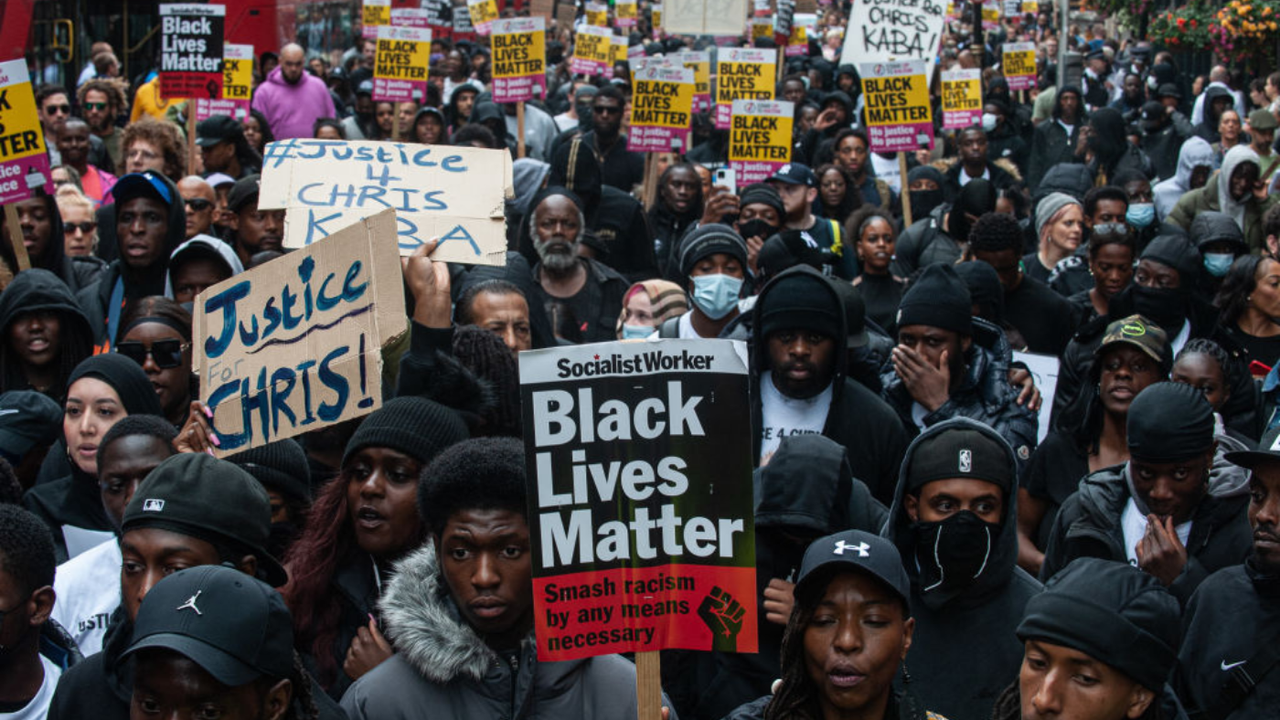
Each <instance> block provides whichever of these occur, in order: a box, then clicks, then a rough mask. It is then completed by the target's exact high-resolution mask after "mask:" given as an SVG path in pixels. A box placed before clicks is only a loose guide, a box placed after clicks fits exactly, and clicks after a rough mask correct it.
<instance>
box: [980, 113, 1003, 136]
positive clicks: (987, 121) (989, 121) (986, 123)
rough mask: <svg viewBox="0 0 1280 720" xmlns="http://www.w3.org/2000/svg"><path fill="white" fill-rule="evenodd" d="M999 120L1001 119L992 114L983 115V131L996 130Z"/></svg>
mask: <svg viewBox="0 0 1280 720" xmlns="http://www.w3.org/2000/svg"><path fill="white" fill-rule="evenodd" d="M999 119H1000V118H998V117H996V116H995V115H993V114H992V113H982V129H983V130H985V131H987V132H991V131H992V130H995V129H996V123H997V122H998V121H999Z"/></svg>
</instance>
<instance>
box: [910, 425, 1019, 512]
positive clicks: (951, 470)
mask: <svg viewBox="0 0 1280 720" xmlns="http://www.w3.org/2000/svg"><path fill="white" fill-rule="evenodd" d="M977 425H978V423H977V422H976V421H974V420H970V419H968V418H951V419H950V420H946V421H944V422H940V423H938V424H936V425H934V426H932V427H930V428H928V429H927V430H925V431H924V433H922V434H921V435H920V437H918V438H917V439H916V441H915V442H913V443H912V444H911V448H910V452H909V453H908V457H907V458H906V459H905V460H904V462H905V469H904V472H903V476H904V477H905V478H906V480H907V492H915V491H916V490H919V489H920V488H921V487H923V486H925V485H927V484H928V483H931V482H933V481H935V480H949V479H954V478H969V479H973V480H985V481H986V482H989V483H993V484H995V485H998V486H999V487H1000V489H1001V490H1004V492H1005V494H1006V495H1007V494H1008V493H1011V492H1013V491H1014V489H1015V485H1016V483H1017V477H1018V468H1017V464H1016V463H1015V461H1014V459H1013V450H1011V449H1010V448H1009V443H1008V442H1006V441H1005V440H1004V438H1001V437H1000V436H999V435H996V434H995V433H994V432H992V431H991V430H990V429H988V428H985V427H977Z"/></svg>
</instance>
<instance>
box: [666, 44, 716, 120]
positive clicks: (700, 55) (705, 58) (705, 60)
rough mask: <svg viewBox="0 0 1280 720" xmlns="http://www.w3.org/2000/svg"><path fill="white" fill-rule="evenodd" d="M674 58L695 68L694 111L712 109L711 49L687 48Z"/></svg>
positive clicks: (685, 65) (686, 65) (688, 66)
mask: <svg viewBox="0 0 1280 720" xmlns="http://www.w3.org/2000/svg"><path fill="white" fill-rule="evenodd" d="M672 58H673V59H675V60H676V61H677V63H680V64H682V65H684V67H686V68H689V69H691V70H694V111H695V113H705V111H707V110H710V109H712V54H710V50H685V51H681V53H676V54H675V55H672Z"/></svg>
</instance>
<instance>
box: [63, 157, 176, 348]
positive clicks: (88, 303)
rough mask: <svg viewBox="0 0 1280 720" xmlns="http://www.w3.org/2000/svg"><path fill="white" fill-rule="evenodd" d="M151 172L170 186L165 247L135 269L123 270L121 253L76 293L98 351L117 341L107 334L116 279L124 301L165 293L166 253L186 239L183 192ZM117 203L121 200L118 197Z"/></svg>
mask: <svg viewBox="0 0 1280 720" xmlns="http://www.w3.org/2000/svg"><path fill="white" fill-rule="evenodd" d="M154 176H155V177H156V178H159V180H160V181H161V182H163V183H164V185H165V187H167V188H168V189H169V197H170V198H171V200H170V201H169V203H168V205H169V229H168V232H167V234H166V235H165V238H164V247H163V248H162V249H161V250H160V252H159V253H158V254H157V257H156V260H155V262H153V263H152V264H151V265H149V266H148V267H146V268H140V269H138V270H137V271H136V272H126V271H127V270H130V268H128V267H126V266H125V264H124V258H123V257H118V258H116V259H115V260H112V261H111V264H110V265H108V266H107V271H106V272H105V273H103V275H102V277H101V278H99V279H98V280H97V282H95V283H94V284H92V285H90V286H88V287H86V288H83V289H82V290H80V291H79V292H78V293H76V302H78V303H80V307H82V308H84V313H85V315H86V316H88V318H89V326H90V327H91V328H92V329H93V342H94V346H95V351H97V352H105V351H107V350H109V349H110V348H111V347H112V346H114V344H115V341H116V339H115V338H113V337H108V326H109V324H110V310H111V297H112V293H113V292H114V290H115V288H116V284H117V282H119V283H120V285H121V290H122V292H123V298H122V299H123V303H124V304H128V303H129V302H130V301H132V300H137V299H139V298H144V297H147V296H148V295H164V290H165V278H167V277H168V272H169V257H170V256H171V255H172V254H173V251H174V250H175V249H177V247H178V246H179V245H181V244H182V242H183V240H185V239H186V238H185V236H186V231H187V213H186V208H185V206H184V205H183V203H182V196H181V195H180V194H178V186H177V185H174V184H173V181H172V180H170V179H169V178H167V177H165V176H164V175H162V174H160V173H154ZM126 177H127V176H126ZM152 197H154V196H152ZM116 203H117V204H119V203H120V201H119V199H117V201H116ZM113 217H114V213H113ZM130 276H133V277H130ZM118 310H119V312H121V313H122V312H123V310H124V308H123V307H121V308H119V309H118ZM117 317H118V316H117Z"/></svg>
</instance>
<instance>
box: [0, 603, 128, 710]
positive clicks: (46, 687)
mask: <svg viewBox="0 0 1280 720" xmlns="http://www.w3.org/2000/svg"><path fill="white" fill-rule="evenodd" d="M116 584H117V585H119V583H116ZM40 665H41V666H43V667H44V682H42V683H40V690H39V691H38V692H36V696H35V697H33V698H31V702H29V703H27V704H26V707H23V708H22V709H21V710H18V711H17V712H11V713H6V712H0V720H44V718H45V716H46V715H48V714H49V702H50V701H52V700H53V691H54V690H56V689H57V688H58V678H60V677H62V668H60V667H58V666H57V665H54V664H53V663H52V662H50V661H49V658H47V657H45V656H43V655H41V656H40Z"/></svg>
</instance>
